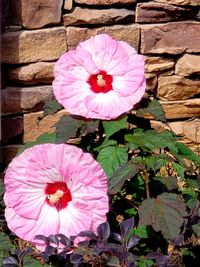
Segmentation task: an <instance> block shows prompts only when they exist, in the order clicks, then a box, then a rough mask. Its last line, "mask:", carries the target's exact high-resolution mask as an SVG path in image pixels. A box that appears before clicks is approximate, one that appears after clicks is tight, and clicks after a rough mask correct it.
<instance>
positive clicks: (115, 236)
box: [110, 232, 122, 242]
mask: <svg viewBox="0 0 200 267" xmlns="http://www.w3.org/2000/svg"><path fill="white" fill-rule="evenodd" d="M110 238H111V239H114V240H115V241H117V242H121V240H122V238H121V235H119V234H118V233H113V232H111V234H110Z"/></svg>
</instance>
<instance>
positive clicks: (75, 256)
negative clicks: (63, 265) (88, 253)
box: [70, 254, 83, 264]
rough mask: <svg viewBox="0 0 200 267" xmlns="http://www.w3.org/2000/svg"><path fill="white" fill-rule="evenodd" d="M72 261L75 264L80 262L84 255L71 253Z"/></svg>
mask: <svg viewBox="0 0 200 267" xmlns="http://www.w3.org/2000/svg"><path fill="white" fill-rule="evenodd" d="M70 261H71V263H73V264H79V263H81V262H82V261H83V256H82V255H80V254H71V256H70Z"/></svg>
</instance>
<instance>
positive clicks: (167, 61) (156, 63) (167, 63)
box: [145, 56, 174, 73]
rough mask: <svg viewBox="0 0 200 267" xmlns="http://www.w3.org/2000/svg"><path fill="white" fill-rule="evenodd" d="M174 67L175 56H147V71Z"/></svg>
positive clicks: (158, 70) (160, 70) (161, 70)
mask: <svg viewBox="0 0 200 267" xmlns="http://www.w3.org/2000/svg"><path fill="white" fill-rule="evenodd" d="M173 67H174V59H173V58H163V57H148V56H146V57H145V71H146V72H150V73H151V72H156V73H157V72H159V73H160V72H163V71H166V70H169V69H172V68H173Z"/></svg>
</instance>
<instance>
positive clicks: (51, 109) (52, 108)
mask: <svg viewBox="0 0 200 267" xmlns="http://www.w3.org/2000/svg"><path fill="white" fill-rule="evenodd" d="M61 109H63V106H62V105H61V104H59V103H58V102H57V101H56V100H55V99H48V100H46V101H45V103H44V116H46V115H50V114H54V113H56V112H57V111H59V110H61Z"/></svg>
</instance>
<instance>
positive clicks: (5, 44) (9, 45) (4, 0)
mask: <svg viewBox="0 0 200 267" xmlns="http://www.w3.org/2000/svg"><path fill="white" fill-rule="evenodd" d="M12 1H13V0H0V8H1V77H0V84H1V128H0V130H1V136H0V137H1V141H0V145H1V148H0V171H3V169H4V168H5V166H6V165H7V162H6V157H5V153H6V154H7V152H6V151H4V149H3V146H2V144H3V145H5V142H6V141H5V140H6V139H7V133H8V130H9V129H11V128H13V126H14V125H13V123H12V120H10V118H12V116H9V115H8V116H3V115H4V113H6V110H5V108H6V103H9V102H10V101H12V99H14V98H15V96H14V95H12V93H11V91H9V84H8V81H7V77H6V76H7V74H6V73H7V68H8V67H9V66H12V65H13V64H16V62H17V61H18V58H19V35H20V34H19V32H15V31H16V29H17V28H18V29H19V27H18V26H17V25H14V24H15V23H13V22H12V19H11V17H13V14H14V13H13V10H12ZM16 2H17V3H18V4H17V13H18V16H21V0H17V1H16ZM18 19H19V18H18ZM11 25H12V26H11ZM8 36H9V40H8ZM10 51H12V53H10ZM14 58H15V60H14ZM5 95H6V97H4V96H5ZM18 99H21V96H19V95H18ZM5 119H6V120H7V119H8V121H9V123H6V124H5V123H4V122H5ZM15 126H16V125H15ZM13 130H14V131H15V129H13ZM8 147H9V146H8ZM8 153H9V149H8ZM9 157H10V156H9Z"/></svg>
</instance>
